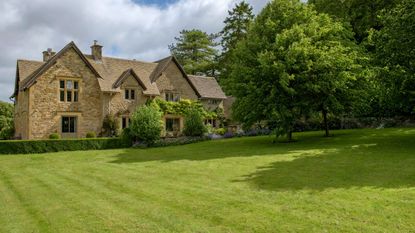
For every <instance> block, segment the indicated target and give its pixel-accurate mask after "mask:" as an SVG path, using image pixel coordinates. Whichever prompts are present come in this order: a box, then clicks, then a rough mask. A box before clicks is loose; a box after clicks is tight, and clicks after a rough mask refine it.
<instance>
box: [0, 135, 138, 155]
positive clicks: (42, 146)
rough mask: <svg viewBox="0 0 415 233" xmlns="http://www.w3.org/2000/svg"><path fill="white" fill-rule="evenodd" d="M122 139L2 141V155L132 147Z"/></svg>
mask: <svg viewBox="0 0 415 233" xmlns="http://www.w3.org/2000/svg"><path fill="white" fill-rule="evenodd" d="M130 146H131V143H128V142H125V141H123V140H122V139H120V138H93V139H61V140H8V141H0V154H35V153H46V152H57V151H77V150H103V149H116V148H126V147H130Z"/></svg>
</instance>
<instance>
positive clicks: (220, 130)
mask: <svg viewBox="0 0 415 233" xmlns="http://www.w3.org/2000/svg"><path fill="white" fill-rule="evenodd" d="M214 132H215V134H219V135H225V133H226V129H224V128H218V129H215V130H214Z"/></svg>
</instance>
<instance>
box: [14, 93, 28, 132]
mask: <svg viewBox="0 0 415 233" xmlns="http://www.w3.org/2000/svg"><path fill="white" fill-rule="evenodd" d="M28 111H29V90H26V91H19V93H18V95H17V99H16V105H15V108H14V128H15V134H14V135H15V137H17V138H22V139H27V138H28V129H29V127H28V124H29V122H28V121H29V117H28V116H29V112H28Z"/></svg>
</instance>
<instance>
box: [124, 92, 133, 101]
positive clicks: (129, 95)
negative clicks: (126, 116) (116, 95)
mask: <svg viewBox="0 0 415 233" xmlns="http://www.w3.org/2000/svg"><path fill="white" fill-rule="evenodd" d="M124 99H126V100H135V90H134V89H125V90H124Z"/></svg>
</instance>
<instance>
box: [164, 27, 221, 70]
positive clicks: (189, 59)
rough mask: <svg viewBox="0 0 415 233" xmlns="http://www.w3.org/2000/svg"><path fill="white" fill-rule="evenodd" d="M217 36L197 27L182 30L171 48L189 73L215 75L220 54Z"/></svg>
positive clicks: (172, 52)
mask: <svg viewBox="0 0 415 233" xmlns="http://www.w3.org/2000/svg"><path fill="white" fill-rule="evenodd" d="M216 37H217V35H214V34H210V35H209V34H207V33H206V32H203V31H201V30H197V29H193V30H182V31H181V32H180V36H179V37H175V40H176V43H174V44H172V45H170V46H169V49H170V52H171V54H172V55H174V56H176V58H177V59H178V60H179V62H180V63H181V64H182V65H183V67H184V69H185V71H186V72H187V73H189V74H198V73H200V74H205V75H211V76H214V75H215V60H216V57H217V54H218V51H217V49H216V46H217V44H216V43H215V38H216Z"/></svg>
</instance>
